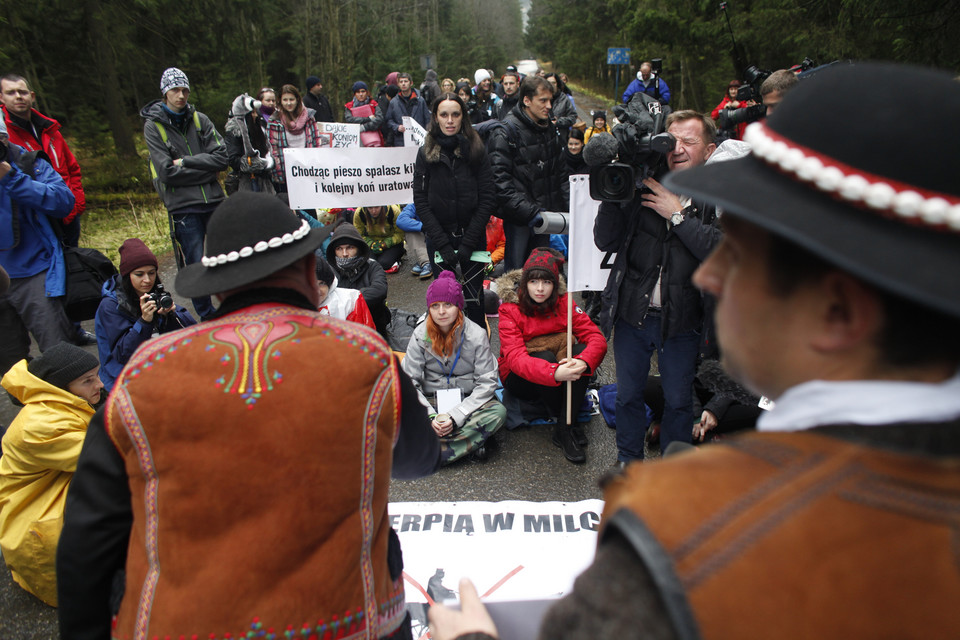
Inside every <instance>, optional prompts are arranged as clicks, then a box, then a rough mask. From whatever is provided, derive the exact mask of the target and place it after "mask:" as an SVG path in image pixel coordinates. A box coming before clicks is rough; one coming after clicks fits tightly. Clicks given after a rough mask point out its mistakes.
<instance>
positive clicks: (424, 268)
mask: <svg viewBox="0 0 960 640" xmlns="http://www.w3.org/2000/svg"><path fill="white" fill-rule="evenodd" d="M432 277H433V267H431V266H430V263H429V262H424V263H423V264H421V265H420V279H421V280H429V279H431V278H432Z"/></svg>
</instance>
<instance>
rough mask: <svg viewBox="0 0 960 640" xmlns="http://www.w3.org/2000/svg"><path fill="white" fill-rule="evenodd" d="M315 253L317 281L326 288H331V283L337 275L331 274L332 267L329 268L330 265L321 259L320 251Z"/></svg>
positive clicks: (321, 252) (321, 253)
mask: <svg viewBox="0 0 960 640" xmlns="http://www.w3.org/2000/svg"><path fill="white" fill-rule="evenodd" d="M315 253H316V254H317V280H319V281H320V282H322V283H323V284H325V285H327V286H328V287H331V286H333V281H334V279H336V277H337V274H336V273H334V272H333V267H331V266H330V263H329V262H327V260H326V258H324V257H323V251H322V250H320V249H317V250H316V251H315Z"/></svg>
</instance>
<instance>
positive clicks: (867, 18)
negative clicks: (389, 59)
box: [527, 0, 960, 111]
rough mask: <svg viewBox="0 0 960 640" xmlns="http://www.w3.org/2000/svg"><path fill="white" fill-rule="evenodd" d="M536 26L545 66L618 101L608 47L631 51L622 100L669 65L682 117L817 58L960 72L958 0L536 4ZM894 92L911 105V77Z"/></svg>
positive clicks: (559, 0)
mask: <svg viewBox="0 0 960 640" xmlns="http://www.w3.org/2000/svg"><path fill="white" fill-rule="evenodd" d="M721 5H725V6H726V15H724V11H723V10H722V9H721ZM528 19H529V24H528V25H527V45H528V46H529V47H530V48H531V49H532V50H533V51H534V52H535V53H536V54H537V55H538V56H540V57H542V58H544V59H548V60H551V61H552V62H553V63H554V66H556V67H557V68H559V69H562V70H563V71H565V72H566V73H567V74H568V75H569V76H570V77H571V78H577V79H578V81H579V82H581V83H582V84H584V85H586V86H589V87H592V88H596V89H599V90H601V91H603V92H605V93H608V94H610V95H612V94H613V88H614V82H615V77H614V74H615V67H613V66H611V65H608V64H606V52H607V48H608V47H629V48H630V49H631V52H630V53H631V62H632V63H633V65H632V68H630V69H628V68H627V67H626V66H624V67H621V71H620V73H621V77H620V91H621V92H622V91H623V90H624V89H625V88H626V83H629V82H630V81H631V80H632V79H633V78H634V77H635V74H636V72H637V68H638V67H639V64H640V62H642V61H644V60H650V59H652V58H662V59H663V61H664V62H663V65H664V70H663V75H662V77H663V78H664V80H666V81H667V83H668V84H669V85H670V89H671V91H672V92H673V99H672V101H671V102H672V106H673V107H674V108H677V107H684V108H692V109H697V110H700V111H709V110H710V109H712V108H713V107H714V106H716V104H717V103H718V102H720V99H721V98H722V97H723V92H724V90H725V88H726V86H727V83H729V82H730V80H732V79H734V78H735V77H738V78H739V77H740V73H741V72H742V70H743V68H744V67H745V66H746V65H751V64H752V65H757V66H758V67H760V68H761V69H768V70H776V69H782V68H786V67H790V66H792V65H794V64H799V63H800V62H801V61H802V60H803V59H804V58H807V57H809V58H811V59H813V60H815V61H816V62H818V63H820V64H824V63H827V62H831V61H833V60H896V61H899V62H910V63H915V64H920V65H925V66H932V67H939V68H943V69H946V70H948V71H953V72H954V73H956V72H958V71H960V42H958V34H960V2H956V1H955V0H911V2H904V1H903V0H730V1H729V2H721V1H720V0H593V1H591V2H580V1H578V0H532V3H531V8H530V13H529V16H528ZM728 19H729V27H728V23H727V20H728ZM731 30H732V32H733V36H734V38H735V40H736V43H737V51H736V52H735V51H734V47H733V42H732V39H731V33H730V31H731ZM740 79H742V78H740ZM890 89H891V95H892V96H897V95H900V96H902V97H904V98H907V99H909V98H908V96H909V92H910V78H909V76H906V77H902V78H891V80H890ZM828 101H829V99H827V100H826V102H828Z"/></svg>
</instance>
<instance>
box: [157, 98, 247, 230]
mask: <svg viewBox="0 0 960 640" xmlns="http://www.w3.org/2000/svg"><path fill="white" fill-rule="evenodd" d="M140 117H142V118H143V119H144V123H143V137H144V138H145V139H146V142H147V149H149V151H150V163H151V165H152V169H153V172H154V186H155V187H156V189H157V192H158V193H159V194H160V197H161V198H163V204H164V205H165V206H166V207H167V211H170V212H171V213H176V212H177V211H178V210H180V209H185V208H187V207H194V206H196V205H204V204H216V203H218V202H220V201H221V200H223V198H224V194H223V189H221V188H220V182H219V181H218V180H217V174H218V173H219V172H220V171H226V169H227V164H228V161H227V147H226V145H225V144H224V142H223V138H222V137H221V136H220V134H219V133H218V132H217V128H216V127H214V126H213V123H212V122H211V121H210V118H208V117H207V116H205V115H203V114H202V113H200V112H198V111H197V110H196V109H194V108H193V105H191V104H188V105H187V114H186V119H185V121H184V128H183V130H180V129H179V128H177V126H176V125H175V124H174V123H173V121H172V120H171V119H170V114H169V113H168V112H167V111H166V110H165V109H164V108H163V100H154V101H153V102H151V103H150V104H148V105H147V106H145V107H144V108H143V109H141V110H140ZM198 124H199V127H198V126H197V125H198ZM164 135H165V136H166V141H164ZM177 158H182V159H183V163H182V164H181V165H179V166H176V165H174V163H173V161H174V160H176V159H177Z"/></svg>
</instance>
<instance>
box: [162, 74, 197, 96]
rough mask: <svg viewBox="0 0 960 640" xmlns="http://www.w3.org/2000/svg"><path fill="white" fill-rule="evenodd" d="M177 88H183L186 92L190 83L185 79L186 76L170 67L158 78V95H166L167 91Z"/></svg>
mask: <svg viewBox="0 0 960 640" xmlns="http://www.w3.org/2000/svg"><path fill="white" fill-rule="evenodd" d="M178 87H183V88H184V89H186V90H188V91H189V90H190V81H189V80H188V79H187V74H185V73H184V72H183V71H180V69H177V68H176V67H170V68H169V69H167V70H166V71H164V72H163V75H162V76H160V95H162V96H165V95H167V91H170V89H176V88H178Z"/></svg>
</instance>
